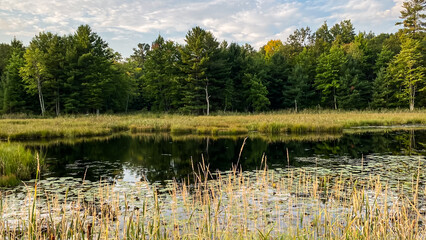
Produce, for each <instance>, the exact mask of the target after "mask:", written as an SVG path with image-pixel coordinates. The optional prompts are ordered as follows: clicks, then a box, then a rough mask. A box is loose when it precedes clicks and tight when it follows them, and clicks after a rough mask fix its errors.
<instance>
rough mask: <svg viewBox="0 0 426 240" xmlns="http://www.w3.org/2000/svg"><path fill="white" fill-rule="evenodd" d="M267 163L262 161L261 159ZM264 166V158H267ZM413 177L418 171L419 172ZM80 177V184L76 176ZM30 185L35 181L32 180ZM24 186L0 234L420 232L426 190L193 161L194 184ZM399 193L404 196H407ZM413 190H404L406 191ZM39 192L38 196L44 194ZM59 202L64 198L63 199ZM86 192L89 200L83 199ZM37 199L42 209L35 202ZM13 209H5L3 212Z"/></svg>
mask: <svg viewBox="0 0 426 240" xmlns="http://www.w3.org/2000/svg"><path fill="white" fill-rule="evenodd" d="M263 162H264V163H265V162H266V158H264V159H263ZM265 165H266V164H265ZM417 173H418V174H420V168H419V169H418V172H417ZM82 184H84V183H82ZM36 186H37V183H36ZM34 191H37V188H36V187H35V188H32V191H30V192H29V193H28V197H27V200H26V204H20V205H18V208H19V207H20V208H21V209H19V210H17V211H16V212H21V213H22V215H20V216H18V217H15V218H14V219H10V217H9V218H8V216H7V213H6V212H7V211H6V210H7V209H8V207H10V206H11V205H8V204H9V203H8V202H7V201H6V200H5V201H3V199H2V201H1V208H0V213H1V215H0V218H3V220H2V221H0V237H1V238H2V239H424V237H425V236H426V226H425V224H424V223H425V221H426V216H425V213H422V212H420V208H419V206H420V204H419V202H420V201H419V199H420V198H424V196H425V194H426V188H425V189H422V188H421V187H420V186H419V181H418V178H417V181H413V183H412V186H411V191H402V190H401V191H399V190H397V189H390V188H388V186H387V185H386V184H385V183H383V182H381V181H380V180H379V179H378V178H375V177H371V178H369V179H362V180H360V179H352V178H349V179H345V178H343V177H334V178H331V177H329V176H315V175H311V174H308V173H306V172H304V171H303V170H291V171H287V172H285V173H284V174H282V173H281V174H279V173H278V172H276V171H273V170H271V171H270V170H267V168H266V167H265V168H264V169H262V170H259V171H256V172H239V171H238V170H236V169H233V170H232V171H229V172H226V173H216V174H212V173H211V172H209V171H208V166H206V165H205V164H204V163H202V164H200V165H199V166H195V170H194V183H191V184H189V183H177V182H170V183H169V184H168V185H167V186H166V187H160V186H158V185H155V184H150V183H148V182H141V183H138V184H137V185H136V186H134V187H133V188H132V190H129V189H127V190H126V191H125V192H123V189H121V188H120V184H118V185H115V186H114V185H106V184H103V183H100V184H99V185H98V187H97V188H96V192H97V194H96V195H95V196H94V197H93V198H85V197H84V195H83V193H82V194H81V195H80V196H79V197H78V198H76V199H73V200H67V199H65V200H63V199H62V198H59V197H58V196H57V195H48V194H45V196H44V197H39V198H37V200H36V201H34V197H33V196H37V193H36V192H34ZM404 192H405V193H404ZM407 192H410V194H407ZM41 199H44V201H42V200H41ZM61 199H62V200H61ZM90 199H92V201H91V200H90ZM42 204H43V206H40V205H42ZM9 210H10V209H9Z"/></svg>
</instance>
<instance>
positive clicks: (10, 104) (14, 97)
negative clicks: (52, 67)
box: [3, 39, 29, 113]
mask: <svg viewBox="0 0 426 240" xmlns="http://www.w3.org/2000/svg"><path fill="white" fill-rule="evenodd" d="M13 41H14V42H15V43H13V42H12V45H13V46H14V47H13V48H12V56H11V57H10V59H9V61H8V64H7V66H6V68H5V73H4V78H5V81H4V98H3V112H4V113H13V112H25V111H26V108H27V105H29V104H28V103H27V102H26V101H25V100H26V96H25V89H24V83H23V80H22V78H21V76H20V75H19V70H20V68H22V67H23V66H24V64H25V62H24V52H25V50H24V47H23V45H22V43H21V42H19V41H17V40H16V39H15V40H13Z"/></svg>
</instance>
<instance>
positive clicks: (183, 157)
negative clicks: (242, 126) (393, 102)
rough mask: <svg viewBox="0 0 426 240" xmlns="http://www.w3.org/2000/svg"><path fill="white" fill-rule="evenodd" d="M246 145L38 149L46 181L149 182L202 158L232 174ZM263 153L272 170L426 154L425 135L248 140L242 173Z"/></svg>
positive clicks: (227, 141) (165, 140) (179, 174)
mask: <svg viewBox="0 0 426 240" xmlns="http://www.w3.org/2000/svg"><path fill="white" fill-rule="evenodd" d="M298 139H300V138H298ZM302 139H303V138H302ZM243 141H244V138H243V137H241V138H223V139H214V138H211V137H210V138H200V137H185V138H175V137H171V136H167V135H166V136H165V135H151V136H134V135H133V136H132V135H121V136H115V137H112V138H109V139H102V140H99V139H98V140H84V141H81V142H76V143H55V144H48V145H43V146H35V147H34V146H33V147H34V148H37V149H40V150H41V152H42V154H44V155H45V157H46V163H47V166H46V169H45V170H44V171H43V172H44V173H43V177H44V178H48V177H78V178H83V177H84V176H85V178H86V179H88V180H91V181H97V180H99V179H100V178H107V179H124V180H125V181H131V182H132V181H138V180H140V179H144V178H146V179H147V180H149V181H150V182H156V181H159V182H162V181H164V180H169V179H178V180H179V179H184V178H186V177H187V176H189V175H190V174H191V173H192V171H193V170H192V164H191V163H192V162H194V165H197V163H199V162H201V161H202V158H204V160H205V162H206V164H209V165H210V170H211V171H215V170H229V169H230V168H231V167H232V165H233V164H236V163H237V162H238V156H239V153H240V150H241V146H242V145H243ZM287 149H288V157H289V158H288V160H287ZM263 155H265V156H266V158H267V164H268V167H269V168H286V167H293V168H299V167H303V166H309V165H322V167H325V168H328V169H330V170H333V169H334V168H336V167H337V166H342V165H345V164H363V162H364V161H368V157H365V156H369V155H374V156H377V155H379V156H380V155H387V156H389V155H391V156H407V155H422V156H425V155H426V131H425V130H418V131H413V130H408V131H398V132H377V133H362V134H344V135H342V136H339V137H336V138H335V139H331V140H321V141H317V140H315V141H313V140H289V139H286V140H285V141H282V140H276V139H272V140H271V139H268V138H264V137H261V136H258V137H249V138H248V139H247V140H246V143H245V145H244V148H243V150H242V154H241V158H240V160H239V163H240V164H241V167H242V168H243V170H253V169H258V168H260V166H261V161H262V156H263ZM364 157H365V159H364ZM317 159H320V160H321V161H317ZM379 159H380V158H379ZM371 161H379V160H377V159H376V160H371Z"/></svg>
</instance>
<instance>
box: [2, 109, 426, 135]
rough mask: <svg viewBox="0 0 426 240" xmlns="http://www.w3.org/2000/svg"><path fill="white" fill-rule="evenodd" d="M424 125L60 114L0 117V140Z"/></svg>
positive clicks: (363, 119) (348, 116)
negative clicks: (55, 115)
mask: <svg viewBox="0 0 426 240" xmlns="http://www.w3.org/2000/svg"><path fill="white" fill-rule="evenodd" d="M405 124H419V125H425V124H426V111H424V110H422V111H416V112H407V111H393V112H369V111H354V112H338V111H325V112H318V113H314V112H300V113H290V112H276V113H265V114H235V115H216V116H188V115H176V114H132V115H100V116H64V117H58V118H50V119H1V120H0V138H3V139H41V138H58V137H59V138H72V137H83V136H108V135H111V134H113V133H116V132H125V131H130V132H132V133H150V132H170V133H172V134H175V135H179V134H181V135H182V134H200V135H241V134H247V133H250V132H259V133H264V134H282V133H308V132H311V133H312V132H317V133H341V132H342V131H343V130H344V129H348V128H351V127H360V126H393V125H405Z"/></svg>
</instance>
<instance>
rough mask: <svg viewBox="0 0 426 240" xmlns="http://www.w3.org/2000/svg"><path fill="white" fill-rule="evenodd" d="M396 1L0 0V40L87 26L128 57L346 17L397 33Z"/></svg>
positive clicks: (259, 40)
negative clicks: (196, 30) (193, 34)
mask: <svg viewBox="0 0 426 240" xmlns="http://www.w3.org/2000/svg"><path fill="white" fill-rule="evenodd" d="M403 1H404V0H316V1H313V0H251V1H237V0H212V1H206V0H199V1H195V0H151V1H146V0H57V1H52V0H0V42H3V43H10V41H11V40H12V39H13V37H16V38H17V39H18V40H21V41H23V42H24V44H25V45H27V44H28V43H29V41H30V40H31V39H32V38H33V37H34V36H35V35H37V34H38V33H39V32H41V31H45V32H53V33H58V34H59V35H68V34H72V33H74V32H75V30H76V29H77V28H78V26H80V25H81V24H88V25H89V26H90V27H91V28H92V29H93V31H95V32H96V33H97V34H98V35H99V36H101V37H102V38H103V39H104V40H105V41H106V42H108V43H109V46H110V47H111V48H112V49H114V50H115V51H117V52H119V53H121V54H122V56H123V57H128V56H130V55H131V54H132V52H133V50H132V49H133V48H135V47H136V46H137V44H138V43H152V42H153V41H154V40H155V39H156V38H157V36H158V35H159V34H160V35H162V36H163V37H164V38H165V39H170V40H173V41H177V42H178V43H181V44H183V43H184V39H185V35H186V33H187V32H188V30H190V29H191V28H192V27H195V26H200V27H202V28H204V29H206V30H208V31H211V32H212V33H213V34H214V36H215V37H216V38H217V40H218V41H223V40H226V41H227V42H228V43H231V42H236V43H239V44H244V43H249V44H251V45H252V46H253V47H255V48H256V49H258V48H259V47H261V46H263V45H264V44H266V43H267V42H268V41H269V40H271V39H281V40H282V41H283V42H285V41H286V39H287V37H288V36H289V35H290V34H291V33H293V31H294V30H296V29H298V28H301V27H306V26H309V27H310V28H311V30H313V31H314V30H316V29H317V28H318V27H319V26H321V25H322V24H323V23H324V21H327V24H328V25H329V26H332V25H334V24H335V23H339V22H340V21H342V20H345V19H350V20H351V21H352V23H353V25H354V27H355V31H356V32H359V31H365V32H370V31H372V32H374V33H377V34H379V33H392V32H396V31H397V30H398V26H395V22H397V21H399V16H400V11H401V9H402V8H401V6H402V2H403Z"/></svg>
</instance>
